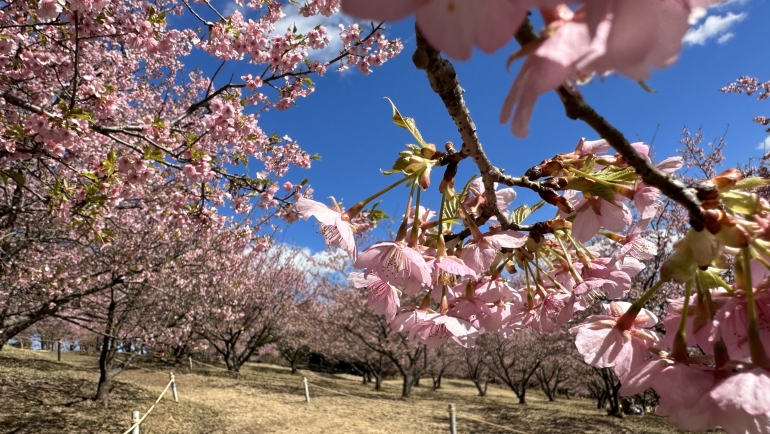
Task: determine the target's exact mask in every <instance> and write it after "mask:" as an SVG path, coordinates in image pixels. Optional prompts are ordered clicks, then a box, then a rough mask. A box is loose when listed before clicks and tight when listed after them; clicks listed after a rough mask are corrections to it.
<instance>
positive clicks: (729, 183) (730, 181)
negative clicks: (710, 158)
mask: <svg viewBox="0 0 770 434" xmlns="http://www.w3.org/2000/svg"><path fill="white" fill-rule="evenodd" d="M741 179H743V173H741V171H740V170H738V169H735V168H731V169H727V170H725V171H724V172H722V173H720V174H719V175H717V176H715V177H714V178H712V180H713V181H714V184H715V185H716V187H717V190H719V191H720V192H723V191H727V190H730V189H731V188H733V187H735V184H737V183H738V181H740V180H741Z"/></svg>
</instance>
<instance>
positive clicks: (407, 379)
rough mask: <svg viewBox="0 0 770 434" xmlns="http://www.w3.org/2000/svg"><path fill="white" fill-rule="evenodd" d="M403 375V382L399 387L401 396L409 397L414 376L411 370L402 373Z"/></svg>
mask: <svg viewBox="0 0 770 434" xmlns="http://www.w3.org/2000/svg"><path fill="white" fill-rule="evenodd" d="M402 375H403V377H404V384H403V386H402V388H401V397H402V398H409V397H410V396H412V385H413V384H414V377H413V376H412V373H411V372H407V373H404V374H402Z"/></svg>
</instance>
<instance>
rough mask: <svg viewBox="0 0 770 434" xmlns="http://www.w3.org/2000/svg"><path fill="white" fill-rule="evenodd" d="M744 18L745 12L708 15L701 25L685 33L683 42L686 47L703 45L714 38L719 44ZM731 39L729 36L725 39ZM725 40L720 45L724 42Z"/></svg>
mask: <svg viewBox="0 0 770 434" xmlns="http://www.w3.org/2000/svg"><path fill="white" fill-rule="evenodd" d="M746 16H747V15H746V12H741V13H739V14H735V13H732V12H728V13H727V14H726V15H709V16H708V17H707V18H706V20H705V21H704V22H703V24H701V25H699V26H697V27H694V28H691V29H690V30H688V31H687V34H686V35H684V42H685V43H686V44H688V45H705V44H706V42H707V41H709V40H711V39H714V38H718V39H717V42H719V41H720V40H721V39H722V37H724V36H725V35H726V34H730V32H729V30H730V28H731V27H732V26H734V25H735V24H737V23H739V22H741V21H743V20H744V19H745V18H746ZM731 37H732V36H729V37H727V39H730V38H731ZM727 39H725V40H724V41H721V43H724V42H726V41H727Z"/></svg>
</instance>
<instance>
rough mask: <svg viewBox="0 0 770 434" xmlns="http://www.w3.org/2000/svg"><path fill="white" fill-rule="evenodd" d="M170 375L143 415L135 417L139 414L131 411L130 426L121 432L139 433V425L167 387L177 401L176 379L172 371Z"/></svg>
mask: <svg viewBox="0 0 770 434" xmlns="http://www.w3.org/2000/svg"><path fill="white" fill-rule="evenodd" d="M169 375H170V376H171V379H170V380H169V381H168V384H166V387H165V388H164V389H163V392H161V393H160V396H159V397H158V399H156V400H155V402H154V403H153V404H152V405H151V406H150V408H149V409H148V410H147V412H146V413H144V416H142V417H141V418H137V417H138V416H139V412H138V411H134V412H132V413H131V423H132V425H131V428H129V429H127V430H126V431H125V432H124V433H123V434H139V425H141V424H142V422H144V420H145V419H146V418H147V416H149V415H150V412H152V410H153V409H154V408H155V406H156V405H158V403H159V402H160V400H161V399H163V395H165V394H166V392H167V391H168V388H169V387H171V391H172V393H173V395H174V402H179V396H178V395H177V391H176V380H175V379H174V373H173V372H172V373H170V374H169Z"/></svg>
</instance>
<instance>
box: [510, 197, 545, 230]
mask: <svg viewBox="0 0 770 434" xmlns="http://www.w3.org/2000/svg"><path fill="white" fill-rule="evenodd" d="M544 204H545V201H543V200H541V201H540V202H538V203H536V204H534V205H533V206H532V207H530V206H528V205H526V204H524V205H521V206H519V207H517V208H516V209H514V210H513V212H512V213H511V222H513V223H515V224H517V225H520V224H521V223H522V222H524V220H525V219H526V218H527V217H529V216H530V215H531V214H532V213H533V212H535V211H537V210H539V209H540V208H541V207H542V206H543V205H544Z"/></svg>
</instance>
